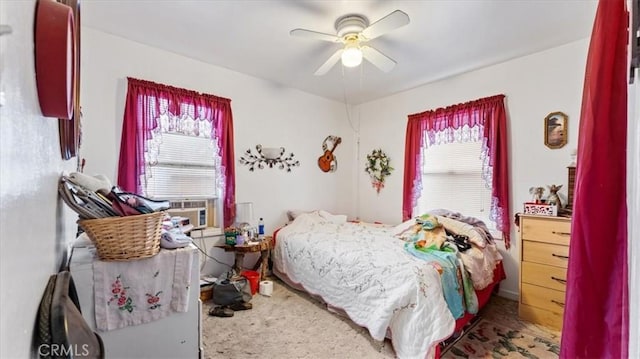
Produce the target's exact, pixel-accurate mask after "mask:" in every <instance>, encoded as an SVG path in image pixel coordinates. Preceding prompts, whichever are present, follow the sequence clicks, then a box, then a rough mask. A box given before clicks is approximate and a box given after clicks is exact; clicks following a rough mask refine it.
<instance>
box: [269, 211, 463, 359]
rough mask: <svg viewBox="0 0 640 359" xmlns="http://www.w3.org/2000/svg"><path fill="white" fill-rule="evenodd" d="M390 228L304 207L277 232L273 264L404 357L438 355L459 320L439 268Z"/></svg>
mask: <svg viewBox="0 0 640 359" xmlns="http://www.w3.org/2000/svg"><path fill="white" fill-rule="evenodd" d="M389 229H390V228H389V227H382V226H380V227H376V226H373V225H368V224H355V223H342V224H339V223H332V222H330V221H328V220H326V219H325V218H323V217H321V216H320V215H318V214H317V213H309V214H303V215H300V216H298V217H297V218H296V220H295V221H294V222H292V223H291V224H289V225H288V226H286V227H284V228H282V229H281V230H280V231H279V232H278V234H277V237H276V247H275V249H274V251H273V261H274V265H275V267H276V269H277V270H278V271H280V272H283V273H285V274H286V275H287V276H288V277H289V279H290V280H292V281H294V282H296V283H299V284H301V285H302V286H303V287H304V288H305V290H307V291H308V292H310V293H312V294H316V295H319V296H321V297H322V298H323V299H324V301H325V302H327V304H329V305H331V306H333V307H337V308H341V309H342V310H344V311H345V312H346V313H347V314H348V315H349V317H350V318H351V320H353V321H354V322H355V323H357V324H358V325H361V326H363V327H365V328H367V329H368V330H369V333H370V334H371V336H372V337H373V338H374V339H375V340H383V339H384V337H385V333H386V331H387V328H389V329H390V331H391V340H392V343H393V347H394V349H395V351H396V355H397V356H398V357H399V358H425V357H429V358H430V357H433V355H434V353H435V345H436V344H437V343H439V342H440V341H442V340H443V339H445V338H447V337H448V336H449V335H451V333H453V330H454V327H455V320H454V318H453V316H452V315H451V312H450V311H449V309H448V308H447V304H446V302H445V300H444V297H443V294H442V286H441V284H440V276H439V274H438V272H437V271H436V269H434V267H432V266H431V265H430V264H428V263H426V262H425V261H423V260H420V259H418V258H415V257H413V256H411V255H410V254H409V253H407V252H406V251H405V250H404V248H403V244H404V242H402V241H401V240H398V239H397V238H394V237H393V236H391V235H389V233H390V230H389Z"/></svg>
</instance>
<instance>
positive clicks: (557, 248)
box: [518, 215, 571, 330]
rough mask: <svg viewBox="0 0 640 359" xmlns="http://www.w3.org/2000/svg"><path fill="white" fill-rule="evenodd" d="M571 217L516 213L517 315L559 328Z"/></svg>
mask: <svg viewBox="0 0 640 359" xmlns="http://www.w3.org/2000/svg"><path fill="white" fill-rule="evenodd" d="M570 237H571V219H570V218H565V217H545V216H533V215H522V216H520V239H521V245H520V250H521V252H520V303H519V306H518V312H519V315H520V318H522V319H525V320H527V321H530V322H532V323H537V324H541V325H544V326H547V327H550V328H553V329H556V330H562V316H563V312H564V295H565V290H566V280H567V264H568V262H569V239H570Z"/></svg>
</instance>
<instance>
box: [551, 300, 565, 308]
mask: <svg viewBox="0 0 640 359" xmlns="http://www.w3.org/2000/svg"><path fill="white" fill-rule="evenodd" d="M551 302H553V303H555V304H557V305H559V306H561V307H563V308H564V303H562V302H558V301H557V300H553V299H551Z"/></svg>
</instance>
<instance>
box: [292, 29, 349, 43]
mask: <svg viewBox="0 0 640 359" xmlns="http://www.w3.org/2000/svg"><path fill="white" fill-rule="evenodd" d="M289 35H291V36H297V37H305V38H308V39H314V40H322V41H329V42H340V41H341V39H340V38H339V37H337V36H336V35H331V34H325V33H323V32H317V31H311V30H305V29H294V30H291V31H289Z"/></svg>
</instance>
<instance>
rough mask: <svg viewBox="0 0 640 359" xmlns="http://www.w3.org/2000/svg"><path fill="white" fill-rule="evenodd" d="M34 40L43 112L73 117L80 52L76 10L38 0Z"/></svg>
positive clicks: (61, 116)
mask: <svg viewBox="0 0 640 359" xmlns="http://www.w3.org/2000/svg"><path fill="white" fill-rule="evenodd" d="M34 41H35V64H36V85H37V87H38V99H39V102H40V109H41V110H42V114H43V115H44V116H47V117H55V118H63V119H71V118H72V117H73V107H74V99H75V86H74V83H75V52H76V48H75V24H74V21H73V11H72V9H71V8H70V7H69V6H67V5H64V4H61V3H58V2H55V1H52V0H38V4H37V7H36V19H35V39H34Z"/></svg>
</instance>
